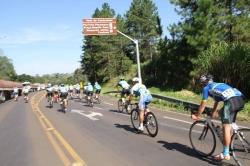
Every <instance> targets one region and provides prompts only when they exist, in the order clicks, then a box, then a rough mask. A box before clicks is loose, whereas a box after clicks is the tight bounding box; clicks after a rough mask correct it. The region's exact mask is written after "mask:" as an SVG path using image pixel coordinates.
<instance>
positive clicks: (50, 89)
mask: <svg viewBox="0 0 250 166" xmlns="http://www.w3.org/2000/svg"><path fill="white" fill-rule="evenodd" d="M53 89H54V88H53V87H50V88H47V89H46V90H47V92H48V93H50V92H53Z"/></svg>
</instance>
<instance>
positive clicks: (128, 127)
mask: <svg viewBox="0 0 250 166" xmlns="http://www.w3.org/2000/svg"><path fill="white" fill-rule="evenodd" d="M114 125H115V126H116V127H117V128H120V129H124V130H126V131H130V132H132V133H136V131H135V129H134V128H133V127H130V125H121V124H114Z"/></svg>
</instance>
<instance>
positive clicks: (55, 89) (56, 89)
mask: <svg viewBox="0 0 250 166" xmlns="http://www.w3.org/2000/svg"><path fill="white" fill-rule="evenodd" d="M58 91H59V88H58V85H55V86H54V89H53V92H54V97H55V98H56V102H57V101H58V98H59V97H58Z"/></svg>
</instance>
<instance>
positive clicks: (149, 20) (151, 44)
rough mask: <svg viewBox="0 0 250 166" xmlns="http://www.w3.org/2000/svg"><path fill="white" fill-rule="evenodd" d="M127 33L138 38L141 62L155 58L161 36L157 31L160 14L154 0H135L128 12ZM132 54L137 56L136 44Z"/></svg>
mask: <svg viewBox="0 0 250 166" xmlns="http://www.w3.org/2000/svg"><path fill="white" fill-rule="evenodd" d="M124 16H125V22H126V34H128V36H130V37H132V38H134V39H137V40H138V41H139V47H140V58H141V62H145V61H147V60H152V59H153V54H155V52H154V48H155V44H156V43H155V41H157V40H158V38H159V37H160V35H159V31H157V25H158V24H157V21H158V20H159V15H158V11H157V7H156V6H155V4H154V3H153V2H152V0H143V1H141V0H133V2H132V3H131V6H130V10H128V11H127V12H126V14H125V15H124ZM131 46H133V50H132V52H131V53H130V54H132V55H133V57H136V51H135V45H134V44H133V45H131Z"/></svg>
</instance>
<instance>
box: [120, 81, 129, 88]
mask: <svg viewBox="0 0 250 166" xmlns="http://www.w3.org/2000/svg"><path fill="white" fill-rule="evenodd" d="M118 86H121V87H122V88H124V89H129V87H130V85H129V84H128V83H127V81H120V82H118Z"/></svg>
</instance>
